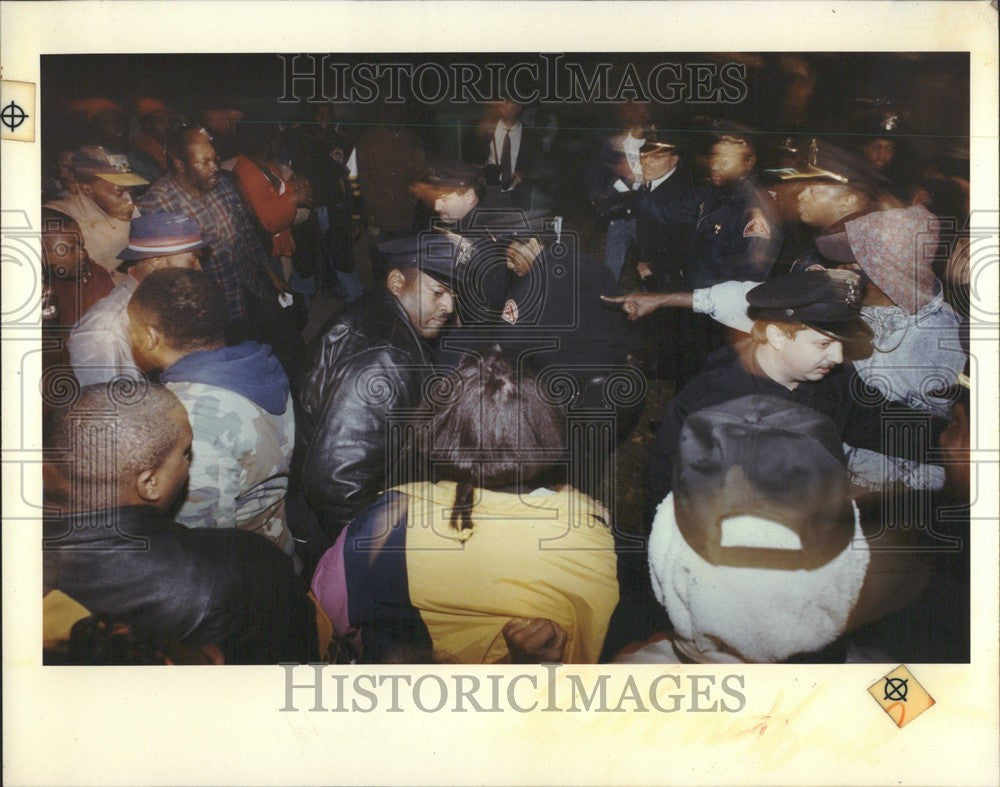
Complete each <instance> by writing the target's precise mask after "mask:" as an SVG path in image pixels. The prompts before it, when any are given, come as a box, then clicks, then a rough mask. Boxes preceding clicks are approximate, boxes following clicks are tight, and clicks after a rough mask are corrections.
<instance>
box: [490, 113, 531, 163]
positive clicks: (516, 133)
mask: <svg viewBox="0 0 1000 787" xmlns="http://www.w3.org/2000/svg"><path fill="white" fill-rule="evenodd" d="M523 129H524V126H522V125H521V121H520V120H519V121H517V123H515V124H514V125H513V126H511V127H510V171H511V174H513V173H515V172H517V154H518V153H520V152H521V131H522V130H523ZM507 131H508V129H507V126H505V125H504V122H503V121H502V120H498V121H497V127H496V129H495V130H494V132H493V143H492V144H491V145H490V157H489V158H488V159H487V161H486V163H487V164H499V163H500V158H501V157H502V156H503V138H504V136H505V135H506V134H507Z"/></svg>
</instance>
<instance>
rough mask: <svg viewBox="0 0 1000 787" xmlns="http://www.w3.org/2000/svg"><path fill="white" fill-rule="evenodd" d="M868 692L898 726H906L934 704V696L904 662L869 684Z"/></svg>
mask: <svg viewBox="0 0 1000 787" xmlns="http://www.w3.org/2000/svg"><path fill="white" fill-rule="evenodd" d="M868 693H869V694H871V695H872V696H873V697H874V698H875V702H877V703H878V704H879V705H881V706H882V710H884V711H885V712H886V713H888V714H889V718H890V719H892V720H893V721H894V722H896V726H897V727H905V726H906V725H907V724H909V723H910V722H911V721H913V720H914V719H915V718H917V716H919V715H920V714H921V713H923V712H924V711H925V710H927V709H928V708H929V707H930V706H931V705H933V704H934V698H933V697H932V696H931V695H930V694H928V693H927V690H926V689H924V687H923V686H921V685H920V683H919V682H918V681H917V679H916V678H914V677H913V673H911V672H910V671H909V670H908V669H907V668H906V666H905V665H903V664H900V665H899V666H898V667H896V669H894V670H893V671H892V672H890V673H889V674H888V675H886V676H885V677H882V678H879V680H877V681H876V682H875V683H873V684H872V685H871V686H869V687H868Z"/></svg>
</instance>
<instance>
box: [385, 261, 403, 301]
mask: <svg viewBox="0 0 1000 787" xmlns="http://www.w3.org/2000/svg"><path fill="white" fill-rule="evenodd" d="M385 286H386V289H387V290H389V292H391V293H392V294H393V295H395V296H396V297H397V298H398V297H399V296H400V294H401V293H402V292H403V290H405V289H406V276H405V275H404V274H403V272H402V271H401V270H399V268H393V269H392V270H391V271H389V274H388V275H387V276H386V277H385Z"/></svg>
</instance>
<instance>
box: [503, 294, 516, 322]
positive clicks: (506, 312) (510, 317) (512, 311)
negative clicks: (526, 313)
mask: <svg viewBox="0 0 1000 787" xmlns="http://www.w3.org/2000/svg"><path fill="white" fill-rule="evenodd" d="M500 316H501V317H503V318H504V319H505V320H506V321H507V322H509V323H510V324H511V325H514V324H515V323H516V322H517V318H518V311H517V302H516V301H515V300H514V299H513V298H511V299H510V300H508V301H507V303H505V304H504V305H503V314H501V315H500Z"/></svg>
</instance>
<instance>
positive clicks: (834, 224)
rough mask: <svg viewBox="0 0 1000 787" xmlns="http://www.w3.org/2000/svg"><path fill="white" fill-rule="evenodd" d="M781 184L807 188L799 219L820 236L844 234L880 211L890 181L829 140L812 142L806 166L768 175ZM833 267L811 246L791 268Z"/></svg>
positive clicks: (803, 192) (781, 170) (803, 196)
mask: <svg viewBox="0 0 1000 787" xmlns="http://www.w3.org/2000/svg"><path fill="white" fill-rule="evenodd" d="M765 175H766V176H768V177H769V178H770V179H772V180H775V181H777V183H776V185H775V188H779V189H780V188H787V187H789V186H791V185H793V184H801V185H803V186H804V188H802V190H801V191H800V192H799V196H798V209H799V219H800V220H801V221H802V222H803V223H804V224H807V225H809V226H811V227H815V228H817V229H819V230H820V235H833V234H836V233H839V232H843V231H844V225H845V224H846V223H847V222H848V221H853V220H854V219H857V218H860V217H861V216H864V215H865V214H867V213H871V212H872V211H874V210H878V208H879V193H880V190H881V189H882V188H883V187H884V186H886V184H887V183H888V181H887V180H886V179H885V177H883V176H882V175H881V174H880V173H879V172H878V171H877V170H876V169H875V168H874V167H872V166H871V165H870V164H869V163H868V161H867V160H866V159H865V158H863V157H862V156H859V155H858V154H856V153H852V152H850V151H848V150H844V149H843V148H840V147H837V146H836V145H833V144H831V143H829V142H827V141H825V140H820V139H812V140H811V141H810V144H809V153H808V156H807V159H806V161H805V162H804V163H802V164H800V165H799V166H797V167H789V168H787V169H778V170H768V171H767V172H766V173H765ZM817 265H819V266H822V267H833V266H835V265H836V263H832V262H830V261H827V260H825V259H824V258H823V256H822V255H821V254H820V253H819V252H818V251H817V250H816V248H815V246H814V245H813V246H811V247H809V248H807V249H806V250H805V252H804V253H803V254H801V255H800V256H799V257H798V258H797V259H796V260H795V261H794V262H793V263H792V265H791V270H792V271H799V270H808V269H809V268H810V267H814V266H817Z"/></svg>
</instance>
